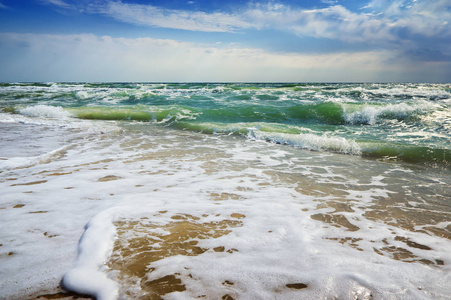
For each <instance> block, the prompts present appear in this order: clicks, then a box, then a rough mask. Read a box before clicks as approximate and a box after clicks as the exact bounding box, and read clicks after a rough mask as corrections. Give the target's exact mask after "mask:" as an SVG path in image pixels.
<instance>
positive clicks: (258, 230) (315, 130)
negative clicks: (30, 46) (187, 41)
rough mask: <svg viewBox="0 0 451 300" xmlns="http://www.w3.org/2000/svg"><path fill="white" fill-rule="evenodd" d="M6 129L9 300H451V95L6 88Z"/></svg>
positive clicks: (276, 87) (267, 88)
mask: <svg viewBox="0 0 451 300" xmlns="http://www.w3.org/2000/svg"><path fill="white" fill-rule="evenodd" d="M0 133H1V139H0V220H1V225H2V226H1V229H0V266H1V268H0V277H1V278H3V279H2V281H0V298H1V299H38V298H39V297H41V298H46V297H47V298H48V297H54V298H55V297H59V298H62V297H75V296H73V295H74V294H68V293H67V291H71V292H75V293H78V294H81V295H85V296H94V297H97V299H162V298H163V299H197V298H199V299H451V296H450V295H451V268H450V265H451V251H450V249H451V241H450V239H451V142H450V141H451V85H450V84H351V83H350V84H282V83H274V84H270V83H264V84H263V83H228V84H224V83H4V84H0ZM71 295H72V296H71Z"/></svg>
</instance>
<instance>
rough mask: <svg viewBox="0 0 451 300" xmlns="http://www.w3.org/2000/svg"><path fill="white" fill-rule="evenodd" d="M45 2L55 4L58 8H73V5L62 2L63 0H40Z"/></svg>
mask: <svg viewBox="0 0 451 300" xmlns="http://www.w3.org/2000/svg"><path fill="white" fill-rule="evenodd" d="M41 2H43V3H45V4H50V5H55V6H57V7H60V8H66V9H73V8H74V6H73V5H71V4H68V3H66V2H64V1H63V0H41Z"/></svg>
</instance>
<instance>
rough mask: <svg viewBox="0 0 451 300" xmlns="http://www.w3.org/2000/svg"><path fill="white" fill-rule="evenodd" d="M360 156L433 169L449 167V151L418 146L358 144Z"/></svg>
mask: <svg viewBox="0 0 451 300" xmlns="http://www.w3.org/2000/svg"><path fill="white" fill-rule="evenodd" d="M359 145H360V147H361V149H362V155H363V156H367V157H375V158H385V159H397V160H402V161H406V162H410V163H420V164H428V165H432V166H434V167H444V168H449V167H451V150H448V149H438V148H431V147H426V146H420V145H402V144H396V143H386V142H360V143H359Z"/></svg>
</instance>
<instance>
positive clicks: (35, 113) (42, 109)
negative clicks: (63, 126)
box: [19, 105, 71, 119]
mask: <svg viewBox="0 0 451 300" xmlns="http://www.w3.org/2000/svg"><path fill="white" fill-rule="evenodd" d="M19 113H20V114H22V115H25V116H28V117H41V118H55V119H65V118H68V117H70V116H71V114H70V112H68V111H67V110H64V109H63V108H62V107H60V106H48V105H36V106H28V107H25V108H21V109H19Z"/></svg>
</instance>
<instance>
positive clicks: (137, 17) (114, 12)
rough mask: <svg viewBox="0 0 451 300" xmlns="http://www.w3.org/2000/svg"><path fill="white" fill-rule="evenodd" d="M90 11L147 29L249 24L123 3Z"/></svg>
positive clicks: (232, 17) (234, 18)
mask: <svg viewBox="0 0 451 300" xmlns="http://www.w3.org/2000/svg"><path fill="white" fill-rule="evenodd" d="M90 8H91V11H94V12H97V13H101V14H104V15H106V16H109V17H112V18H114V19H116V20H119V21H122V22H126V23H132V24H138V25H147V26H157V27H164V28H173V29H183V30H192V31H205V32H230V31H234V30H236V29H238V28H247V27H250V26H251V25H250V24H249V23H247V22H246V21H244V20H242V19H241V18H240V17H239V16H235V15H231V14H226V13H222V12H213V13H205V12H200V11H199V12H191V11H184V10H174V9H164V8H160V7H157V6H153V5H142V4H127V3H123V2H121V1H107V2H106V3H104V4H103V5H98V6H93V5H92V6H91V7H90Z"/></svg>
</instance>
